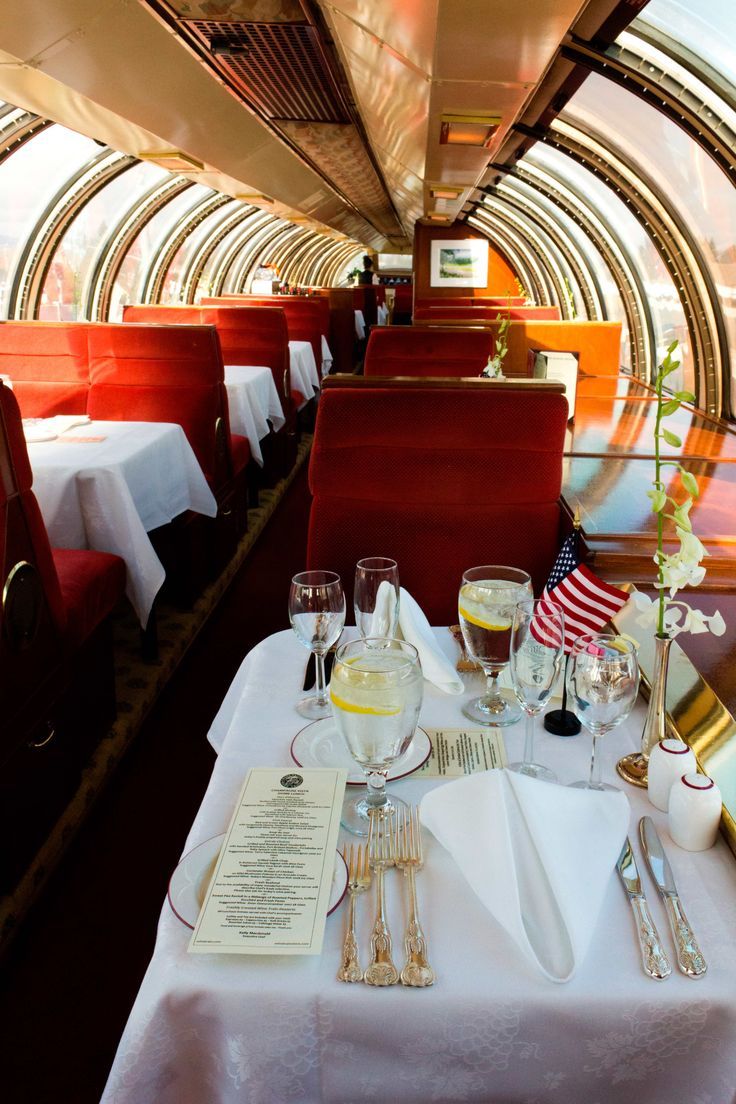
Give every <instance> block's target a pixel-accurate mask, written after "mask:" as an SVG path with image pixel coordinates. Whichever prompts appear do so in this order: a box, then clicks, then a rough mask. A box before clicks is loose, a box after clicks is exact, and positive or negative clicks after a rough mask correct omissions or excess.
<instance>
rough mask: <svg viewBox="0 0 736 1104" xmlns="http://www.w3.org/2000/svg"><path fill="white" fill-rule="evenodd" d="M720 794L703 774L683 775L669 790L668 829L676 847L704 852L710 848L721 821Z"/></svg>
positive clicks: (711, 780) (714, 840) (710, 780)
mask: <svg viewBox="0 0 736 1104" xmlns="http://www.w3.org/2000/svg"><path fill="white" fill-rule="evenodd" d="M721 808H722V800H721V791H720V790H719V789H718V787H717V786H716V784H715V782H714V781H713V779H712V778H707V777H706V776H705V775H704V774H683V776H682V778H681V779H680V781H679V782H676V783H675V784H674V786H673V787H672V789H671V790H670V803H669V829H670V835H671V836H672V838H673V840H674V841H675V843H676V844H677V846H678V847H683V848H684V849H685V850H686V851H705V850H707V848H708V847H712V846H713V844H714V843H715V842H716V836H717V835H718V825H719V823H720V820H721Z"/></svg>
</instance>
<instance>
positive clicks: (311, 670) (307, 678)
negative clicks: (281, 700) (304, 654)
mask: <svg viewBox="0 0 736 1104" xmlns="http://www.w3.org/2000/svg"><path fill="white" fill-rule="evenodd" d="M334 662H335V652H334V649H333V648H330V650H329V651H328V652H327V654H326V656H325V685H327V683H328V682H329V681H330V675H331V674H332V665H333V663H334ZM316 685H317V660H316V659H315V656H314V652H312V653H311V654H310V656H309V660H308V661H307V668H306V670H305V672H304V685H303V686H302V690H313V689H314V687H315V686H316Z"/></svg>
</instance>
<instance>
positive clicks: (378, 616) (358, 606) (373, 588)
mask: <svg viewBox="0 0 736 1104" xmlns="http://www.w3.org/2000/svg"><path fill="white" fill-rule="evenodd" d="M353 608H354V610H355V624H356V626H357V628H358V632H359V633H360V635H361V636H362V637H363V638H365V637H366V636H381V637H393V636H394V634H395V633H396V626H397V624H398V621H399V568H398V565H397V563H396V560H389V559H388V558H387V557H385V556H370V557H369V558H368V559H365V560H358V563H357V564H356V566H355V590H354V592H353Z"/></svg>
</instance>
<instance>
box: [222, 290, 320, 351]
mask: <svg viewBox="0 0 736 1104" xmlns="http://www.w3.org/2000/svg"><path fill="white" fill-rule="evenodd" d="M202 306H203V307H204V306H213V307H217V306H220V307H222V306H227V307H233V306H241V307H246V306H247V307H250V308H251V309H252V308H255V307H258V308H266V307H268V308H269V309H273V308H274V307H276V308H278V309H280V310H282V311H283V312H284V317H285V318H286V327H287V330H288V335H289V336H288V340H289V341H308V342H309V343H310V345H311V346H312V352H313V353H314V360H315V363H316V364H317V368H318V369H319V366H320V364H321V363H322V334H324V335H325V336H327V334H328V333H329V332H330V317H329V315H330V307H329V303H327V302H326V301H324V300H320V299H318V298H316V297H315V298H307V296H304V295H273V296H271V295H263V296H259V295H242V296H241V295H237V296H235V295H223V296H217V297H213V298H204V299H202ZM325 312H326V314H325ZM227 363H229V364H235V363H242V362H236V361H227Z"/></svg>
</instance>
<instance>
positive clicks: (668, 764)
mask: <svg viewBox="0 0 736 1104" xmlns="http://www.w3.org/2000/svg"><path fill="white" fill-rule="evenodd" d="M697 769H698V764H697V763H696V761H695V753H694V752H693V751H692V749H691V748H689V747H688V746H687V744H685V743H683V742H682V740H669V739H668V740H660V741H659V743H658V744H655V746H654V747H653V748H652V752H651V755H650V756H649V766H648V768H647V789H648V791H649V800H650V801H651V803H652V805H653V806H654V807H655V809H661V810H662V812H663V813H666V812H667V808H668V805H669V800H670V790H671V789H672V786H673V785H674V784H675V782H679V780H680V779H681V778H682V776H683V774H696V773H697Z"/></svg>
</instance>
